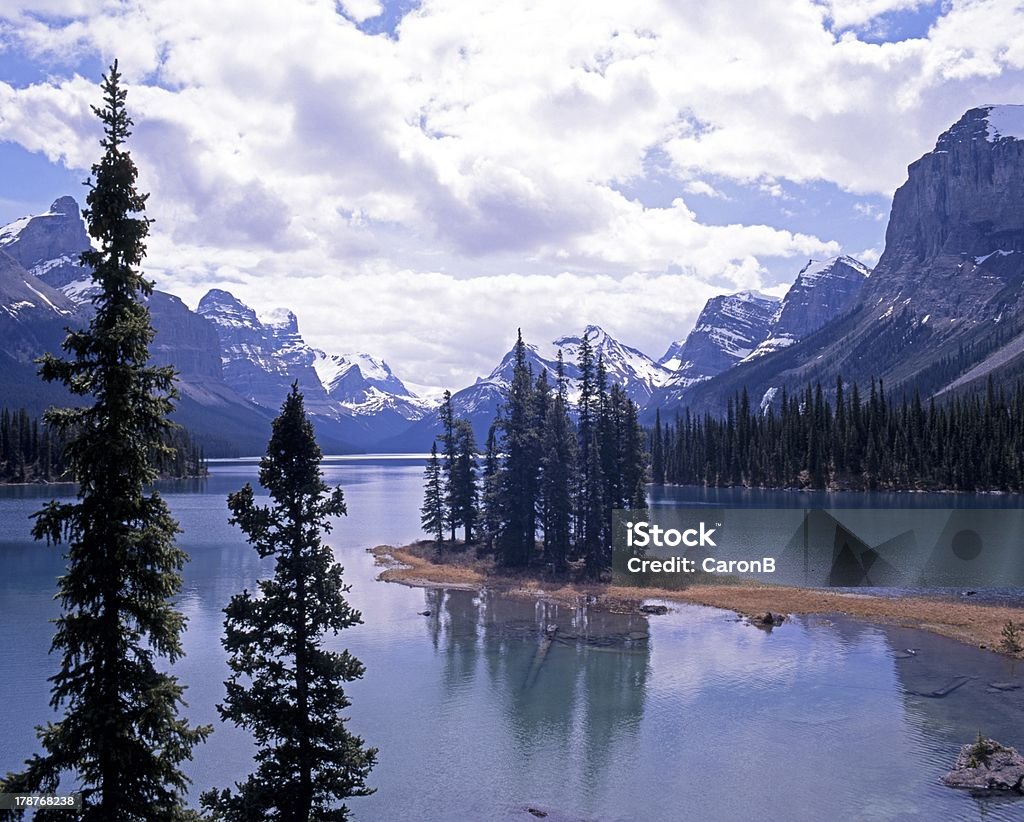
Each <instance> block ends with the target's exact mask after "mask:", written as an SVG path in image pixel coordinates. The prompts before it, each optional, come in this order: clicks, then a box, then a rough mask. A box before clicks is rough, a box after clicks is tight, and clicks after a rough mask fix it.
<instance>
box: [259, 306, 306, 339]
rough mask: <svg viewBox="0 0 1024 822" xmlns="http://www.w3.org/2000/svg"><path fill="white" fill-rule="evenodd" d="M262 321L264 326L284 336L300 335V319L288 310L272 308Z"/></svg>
mask: <svg viewBox="0 0 1024 822" xmlns="http://www.w3.org/2000/svg"><path fill="white" fill-rule="evenodd" d="M260 319H262V321H263V324H264V325H266V326H268V327H269V328H273V329H274V330H275V331H277V332H279V333H283V334H298V333H299V318H298V317H296V316H295V312H294V311H291V310H290V309H287V308H272V309H271V310H270V311H268V312H267V313H266V314H264V315H263V316H262V317H261V318H260Z"/></svg>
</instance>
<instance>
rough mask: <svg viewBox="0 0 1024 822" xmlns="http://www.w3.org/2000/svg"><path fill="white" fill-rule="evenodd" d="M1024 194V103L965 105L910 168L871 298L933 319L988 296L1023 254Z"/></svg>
mask: <svg viewBox="0 0 1024 822" xmlns="http://www.w3.org/2000/svg"><path fill="white" fill-rule="evenodd" d="M1022 202H1024V106H992V105H989V106H980V107H978V108H972V109H970V110H968V111H967V112H966V113H965V114H964V115H963V116H962V117H961V118H960V119H959V120H957V122H956V123H954V124H953V125H952V126H951V127H950V128H949V129H947V130H946V131H945V132H944V133H943V134H942V135H940V136H939V138H938V140H937V141H936V144H935V148H934V149H933V150H932V151H930V152H928V153H927V154H925V155H924V156H922V157H921V158H920V159H918V160H916V161H914V162H913V163H911V164H910V166H909V167H908V169H907V181H906V182H905V183H904V184H903V185H902V186H900V187H899V189H897V191H896V194H895V195H894V197H893V204H892V212H891V216H890V219H889V225H888V228H887V229H886V235H885V251H884V252H883V253H882V257H881V259H880V260H879V261H878V265H877V266H876V268H875V274H874V275H873V276H872V277H871V279H870V281H869V283H868V285H867V287H866V288H865V292H864V299H865V301H866V302H868V303H870V304H872V305H877V306H879V307H881V309H882V311H884V310H886V309H887V308H889V307H894V306H896V304H897V303H902V302H906V301H907V300H909V303H908V307H909V308H911V309H914V310H916V308H917V307H920V311H919V312H916V313H922V314H925V313H926V314H928V315H930V316H931V317H932V322H933V323H934V322H936V321H941V319H942V318H947V317H949V318H952V317H954V316H960V314H962V309H961V308H960V307H958V306H961V305H962V304H964V303H965V302H966V303H969V304H971V305H976V306H980V305H983V304H985V303H986V302H987V301H988V299H989V298H990V297H991V296H992V295H993V294H994V293H996V292H998V291H999V290H1000V289H1001V288H1003V287H1005V286H1006V285H1007V284H1008V280H1007V278H1008V277H1009V278H1011V279H1012V277H1013V276H1015V274H1016V272H1017V271H1018V270H1019V269H1020V264H1021V262H1022V260H1024V258H1022V259H1018V258H1019V257H1020V255H1021V254H1022V253H1024V216H1022V215H1024V212H1022V210H1021V203H1022ZM963 318H966V317H961V319H963Z"/></svg>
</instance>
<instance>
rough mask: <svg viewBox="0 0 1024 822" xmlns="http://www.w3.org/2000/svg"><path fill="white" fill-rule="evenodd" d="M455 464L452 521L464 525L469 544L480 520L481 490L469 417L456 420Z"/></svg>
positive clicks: (453, 471)
mask: <svg viewBox="0 0 1024 822" xmlns="http://www.w3.org/2000/svg"><path fill="white" fill-rule="evenodd" d="M453 438H454V441H455V463H454V465H453V468H452V480H451V481H452V490H451V499H452V505H453V507H454V509H455V510H454V514H453V517H452V519H453V521H454V522H455V523H456V524H458V525H461V526H462V528H463V536H464V537H465V542H466V544H467V545H469V544H470V543H472V542H473V540H474V534H475V530H476V523H477V520H478V519H479V518H480V512H479V509H478V502H479V493H478V489H477V485H476V439H475V437H474V436H473V427H472V426H471V425H470V424H469V421H468V420H463V419H458V420H455V426H454V433H453Z"/></svg>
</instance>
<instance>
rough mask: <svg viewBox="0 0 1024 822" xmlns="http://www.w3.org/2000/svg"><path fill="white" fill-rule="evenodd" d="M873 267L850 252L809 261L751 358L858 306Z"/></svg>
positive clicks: (816, 328) (805, 334)
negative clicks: (826, 258)
mask: <svg viewBox="0 0 1024 822" xmlns="http://www.w3.org/2000/svg"><path fill="white" fill-rule="evenodd" d="M870 274H871V270H870V269H869V268H868V267H867V266H866V265H864V264H863V263H861V262H860V261H859V260H855V259H854V258H853V257H849V256H846V255H842V256H838V257H832V258H830V259H828V260H808V261H807V265H805V266H804V267H803V268H802V269H800V273H799V274H797V276H796V280H795V281H794V282H793V285H792V286H790V289H789V291H788V292H786V296H785V297H783V298H782V302H780V303H779V304H778V308H777V309H776V310H775V313H774V314H773V315H772V319H771V326H770V328H769V330H768V336H767V337H766V338H765V339H764V340H763V341H762V342H761V343H760V344H758V346H757V348H755V349H754V351H753V352H752V353H751V354H750V355H749V356H748V357H747V359H756V358H757V357H762V356H764V355H765V354H769V353H771V352H772V351H778V350H779V349H781V348H786V347H788V346H790V345H793V343H795V342H797V341H799V340H801V339H803V338H804V337H806V336H807V335H808V334H812V333H814V332H815V331H817V330H818V329H819V328H821V327H822V326H823V325H825V324H826V323H828V322H830V321H832V320H834V319H835V318H836V317H838V316H839V315H841V314H845V313H846V312H847V311H849V310H850V309H852V308H853V306H854V305H856V303H857V300H858V298H859V297H860V292H861V289H862V287H863V285H864V282H865V280H867V278H868V276H869V275H870Z"/></svg>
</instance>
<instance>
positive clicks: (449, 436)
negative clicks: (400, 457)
mask: <svg viewBox="0 0 1024 822" xmlns="http://www.w3.org/2000/svg"><path fill="white" fill-rule="evenodd" d="M439 413H440V417H441V435H440V439H441V445H442V446H443V448H444V465H443V476H444V489H445V491H444V493H445V501H444V509H445V515H446V516H447V518H448V521H447V524H448V527H449V528H450V529H451V535H452V542H455V528H456V526H457V525H458V520H457V518H456V513H455V512H456V506H455V499H454V493H455V483H454V480H453V475H454V472H455V458H456V452H455V410H454V408H453V407H452V392H451V391H445V392H444V400H443V401H442V402H441V409H440V412H439Z"/></svg>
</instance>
